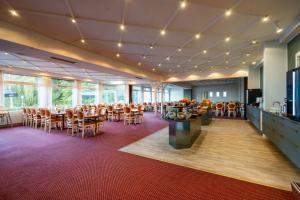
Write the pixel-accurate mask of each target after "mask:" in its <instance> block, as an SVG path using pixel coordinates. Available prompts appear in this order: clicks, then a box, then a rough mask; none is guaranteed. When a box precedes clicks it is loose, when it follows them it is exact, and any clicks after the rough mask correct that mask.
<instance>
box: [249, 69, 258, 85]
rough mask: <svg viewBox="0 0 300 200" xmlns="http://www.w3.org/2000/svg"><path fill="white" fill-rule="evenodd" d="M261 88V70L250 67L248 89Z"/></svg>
mask: <svg viewBox="0 0 300 200" xmlns="http://www.w3.org/2000/svg"><path fill="white" fill-rule="evenodd" d="M257 88H260V68H259V67H257V68H254V67H252V66H250V67H249V76H248V89H257Z"/></svg>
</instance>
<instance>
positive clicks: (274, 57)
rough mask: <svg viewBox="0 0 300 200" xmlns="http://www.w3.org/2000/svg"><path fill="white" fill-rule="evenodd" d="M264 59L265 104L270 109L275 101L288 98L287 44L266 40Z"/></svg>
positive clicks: (265, 107)
mask: <svg viewBox="0 0 300 200" xmlns="http://www.w3.org/2000/svg"><path fill="white" fill-rule="evenodd" d="M263 59H264V74H263V95H264V102H263V106H264V109H270V108H271V107H272V104H273V102H274V101H279V102H281V103H283V101H284V98H286V72H287V46H286V45H282V44H278V42H277V41H270V42H266V43H265V46H264V58H263Z"/></svg>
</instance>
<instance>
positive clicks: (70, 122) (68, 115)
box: [66, 110, 78, 136]
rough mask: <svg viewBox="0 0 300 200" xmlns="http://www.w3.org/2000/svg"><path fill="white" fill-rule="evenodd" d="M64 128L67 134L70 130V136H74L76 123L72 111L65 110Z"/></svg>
mask: <svg viewBox="0 0 300 200" xmlns="http://www.w3.org/2000/svg"><path fill="white" fill-rule="evenodd" d="M66 118H67V119H66V125H67V126H66V127H67V134H69V130H70V129H71V134H72V136H73V135H74V131H76V132H77V128H78V126H77V125H78V121H77V119H75V117H74V113H73V111H72V110H66Z"/></svg>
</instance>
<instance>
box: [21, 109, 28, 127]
mask: <svg viewBox="0 0 300 200" xmlns="http://www.w3.org/2000/svg"><path fill="white" fill-rule="evenodd" d="M22 110H23V113H22V124H23V126H26V125H27V113H26V108H23V109H22Z"/></svg>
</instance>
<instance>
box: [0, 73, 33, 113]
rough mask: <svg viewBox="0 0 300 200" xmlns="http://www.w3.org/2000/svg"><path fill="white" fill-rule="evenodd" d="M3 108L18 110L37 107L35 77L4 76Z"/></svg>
mask: <svg viewBox="0 0 300 200" xmlns="http://www.w3.org/2000/svg"><path fill="white" fill-rule="evenodd" d="M3 79H4V107H5V108H7V109H19V108H22V107H31V106H37V105H38V89H37V77H32V76H21V75H15V74H4V77H3Z"/></svg>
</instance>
